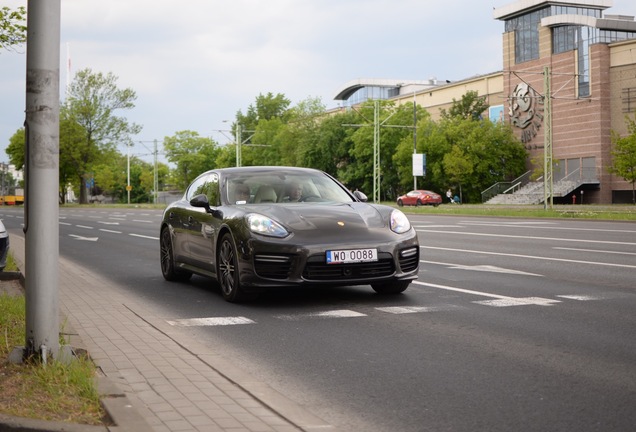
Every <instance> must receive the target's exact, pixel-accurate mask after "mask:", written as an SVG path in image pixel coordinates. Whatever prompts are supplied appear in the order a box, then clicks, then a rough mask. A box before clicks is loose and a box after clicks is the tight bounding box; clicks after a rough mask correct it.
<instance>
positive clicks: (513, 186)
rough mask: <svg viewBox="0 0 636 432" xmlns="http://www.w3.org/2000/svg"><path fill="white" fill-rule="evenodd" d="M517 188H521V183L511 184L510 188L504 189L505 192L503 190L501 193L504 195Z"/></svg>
mask: <svg viewBox="0 0 636 432" xmlns="http://www.w3.org/2000/svg"><path fill="white" fill-rule="evenodd" d="M517 186H521V182H518V183H515V184H513V185H512V186H510V187H509V188H508V189H506V190H505V191H503V192H502V193H505V194H506V193H508V192H510V191H511V190H513V189H514V188H516V187H517Z"/></svg>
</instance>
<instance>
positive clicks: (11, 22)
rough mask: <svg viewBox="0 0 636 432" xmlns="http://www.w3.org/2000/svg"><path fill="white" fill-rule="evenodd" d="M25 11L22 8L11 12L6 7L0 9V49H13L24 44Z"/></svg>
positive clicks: (25, 30) (25, 29) (25, 31)
mask: <svg viewBox="0 0 636 432" xmlns="http://www.w3.org/2000/svg"><path fill="white" fill-rule="evenodd" d="M26 34H27V27H26V9H25V8H24V6H19V7H18V8H16V9H14V10H11V9H10V8H9V7H8V6H3V7H2V8H0V47H1V48H2V49H6V50H10V49H14V48H16V47H18V46H20V45H22V44H24V43H25V42H26Z"/></svg>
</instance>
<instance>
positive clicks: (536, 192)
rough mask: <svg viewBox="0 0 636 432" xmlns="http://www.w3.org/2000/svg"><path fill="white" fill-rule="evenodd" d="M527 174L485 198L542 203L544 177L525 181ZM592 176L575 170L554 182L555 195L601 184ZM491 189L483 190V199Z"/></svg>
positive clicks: (520, 203) (516, 202) (489, 200)
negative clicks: (584, 185)
mask: <svg viewBox="0 0 636 432" xmlns="http://www.w3.org/2000/svg"><path fill="white" fill-rule="evenodd" d="M527 174H528V173H526V174H524V175H523V176H521V177H519V179H516V180H514V181H513V182H510V183H511V186H510V187H509V188H507V189H505V190H503V191H501V192H500V193H497V194H496V195H491V197H490V198H487V199H486V200H485V203H486V204H509V205H511V204H516V205H524V204H541V203H542V202H543V199H544V190H543V179H539V180H538V181H532V182H531V181H527V182H525V183H524V182H523V180H524V178H525V176H526V175H527ZM592 177H594V178H584V176H581V173H580V170H579V169H577V170H575V171H573V172H572V173H570V174H569V175H567V176H566V177H564V178H562V179H560V180H558V181H555V182H554V183H553V185H552V193H553V197H564V196H567V195H569V194H570V193H572V192H573V191H575V190H576V189H577V188H579V187H580V186H581V185H583V184H590V183H592V184H599V181H598V180H597V179H596V176H595V175H594V176H592ZM528 178H529V176H528ZM498 184H499V183H498ZM490 189H492V187H491V188H489V189H487V190H486V191H484V192H482V199H483V198H484V193H486V192H487V191H489V190H490Z"/></svg>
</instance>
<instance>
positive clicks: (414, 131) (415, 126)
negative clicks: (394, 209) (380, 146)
mask: <svg viewBox="0 0 636 432" xmlns="http://www.w3.org/2000/svg"><path fill="white" fill-rule="evenodd" d="M413 154H417V105H416V104H415V91H413ZM413 190H417V176H415V175H414V176H413Z"/></svg>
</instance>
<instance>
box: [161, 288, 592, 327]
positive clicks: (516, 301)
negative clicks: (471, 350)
mask: <svg viewBox="0 0 636 432" xmlns="http://www.w3.org/2000/svg"><path fill="white" fill-rule="evenodd" d="M557 297H559V298H564V299H568V300H576V301H590V300H603V299H604V298H603V297H594V296H586V295H559V296H557ZM471 303H474V304H479V305H483V306H491V307H510V306H533V305H535V306H552V305H555V304H557V303H562V301H561V300H553V299H547V298H542V297H520V298H514V297H503V298H497V299H493V300H482V301H473V302H471ZM465 308H466V307H465V306H459V305H451V304H442V305H437V306H387V307H376V308H373V309H374V310H377V311H379V312H384V313H389V314H393V315H401V314H413V313H427V312H447V311H452V310H460V309H465ZM366 316H368V314H365V313H362V312H357V311H354V310H350V309H335V310H327V311H320V312H311V313H305V314H300V313H299V314H291V315H275V316H274V318H275V319H280V320H284V321H300V320H303V319H312V318H360V317H366ZM167 323H168V324H170V325H171V326H175V327H206V326H209V327H212V326H231V325H242V324H256V321H254V320H251V319H249V318H246V317H242V316H236V317H208V318H188V319H178V320H173V321H167Z"/></svg>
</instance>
